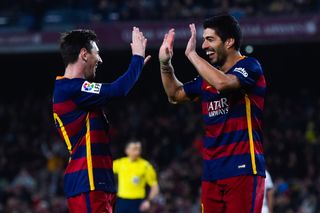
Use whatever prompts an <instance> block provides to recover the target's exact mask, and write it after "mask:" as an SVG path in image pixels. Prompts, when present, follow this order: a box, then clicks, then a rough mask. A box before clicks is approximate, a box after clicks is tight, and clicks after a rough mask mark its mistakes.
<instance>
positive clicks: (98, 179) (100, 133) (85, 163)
mask: <svg viewBox="0 0 320 213" xmlns="http://www.w3.org/2000/svg"><path fill="white" fill-rule="evenodd" d="M143 63H144V58H143V57H141V56H137V55H135V56H133V57H132V59H131V63H130V65H129V68H128V70H127V72H125V73H124V74H123V75H122V76H121V77H119V78H118V79H117V80H116V81H114V82H112V83H108V84H106V83H104V84H101V83H95V82H89V81H87V80H85V79H82V78H73V79H68V78H64V77H57V79H56V82H55V86H54V92H53V115H54V120H55V124H56V127H57V129H58V132H59V134H60V136H61V137H62V138H63V139H64V141H65V143H66V145H67V148H68V150H69V152H70V159H69V163H68V165H67V168H66V170H65V175H64V191H65V194H66V196H67V197H72V196H75V195H78V194H81V193H83V192H89V191H93V190H101V191H105V192H110V193H114V192H116V186H115V180H114V174H113V169H112V164H113V163H112V157H111V153H110V149H109V135H108V128H109V124H108V121H107V119H106V116H105V114H104V112H103V110H102V107H103V106H105V105H106V104H107V103H108V101H110V100H111V99H112V98H114V97H120V96H125V95H127V94H128V92H129V91H130V89H131V88H132V87H133V86H134V84H135V82H136V81H137V80H138V77H139V76H140V74H141V70H142V68H143Z"/></svg>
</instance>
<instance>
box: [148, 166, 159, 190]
mask: <svg viewBox="0 0 320 213" xmlns="http://www.w3.org/2000/svg"><path fill="white" fill-rule="evenodd" d="M146 182H147V183H148V185H149V186H154V185H156V184H157V183H158V180H157V174H156V171H155V170H154V168H153V166H152V165H151V164H150V163H147V171H146Z"/></svg>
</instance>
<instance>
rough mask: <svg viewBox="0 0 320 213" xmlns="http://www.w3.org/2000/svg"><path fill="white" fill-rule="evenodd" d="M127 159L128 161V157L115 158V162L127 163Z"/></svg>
mask: <svg viewBox="0 0 320 213" xmlns="http://www.w3.org/2000/svg"><path fill="white" fill-rule="evenodd" d="M127 161H128V159H127V157H122V158H118V159H115V160H113V163H117V164H120V163H125V162H127Z"/></svg>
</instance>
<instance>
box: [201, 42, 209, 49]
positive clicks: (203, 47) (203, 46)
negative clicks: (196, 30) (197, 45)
mask: <svg viewBox="0 0 320 213" xmlns="http://www.w3.org/2000/svg"><path fill="white" fill-rule="evenodd" d="M207 48H208V42H207V41H206V40H204V41H203V43H202V49H207Z"/></svg>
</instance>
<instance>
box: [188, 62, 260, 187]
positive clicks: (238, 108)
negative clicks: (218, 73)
mask: <svg viewBox="0 0 320 213" xmlns="http://www.w3.org/2000/svg"><path fill="white" fill-rule="evenodd" d="M227 73H228V74H233V75H236V76H237V78H238V79H239V81H240V83H241V89H239V90H233V91H223V92H219V91H217V90H216V89H215V88H214V87H213V86H211V85H210V84H208V83H207V82H206V81H205V80H204V79H202V77H200V76H198V77H197V78H195V79H194V80H193V81H191V82H188V83H186V84H184V86H183V87H184V90H185V92H186V94H187V95H188V97H190V98H195V97H199V98H200V99H201V102H202V116H203V121H204V125H205V136H204V140H203V149H202V158H203V180H207V181H213V180H218V179H224V178H229V177H233V176H239V175H252V174H254V175H260V176H265V160H264V155H263V130H262V119H263V115H262V113H263V108H264V98H265V93H266V81H265V78H264V74H263V70H262V68H261V65H260V63H259V62H258V61H257V60H256V59H254V58H252V57H244V58H243V59H241V60H240V61H238V62H237V63H236V64H235V65H234V66H233V67H232V68H231V69H230V70H228V71H227Z"/></svg>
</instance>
